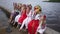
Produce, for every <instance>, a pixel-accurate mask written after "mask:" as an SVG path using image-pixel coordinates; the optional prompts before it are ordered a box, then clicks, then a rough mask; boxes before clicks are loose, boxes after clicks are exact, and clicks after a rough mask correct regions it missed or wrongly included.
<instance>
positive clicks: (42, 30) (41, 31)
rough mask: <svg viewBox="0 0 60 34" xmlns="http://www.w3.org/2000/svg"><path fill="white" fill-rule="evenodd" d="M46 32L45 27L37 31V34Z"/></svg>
mask: <svg viewBox="0 0 60 34" xmlns="http://www.w3.org/2000/svg"><path fill="white" fill-rule="evenodd" d="M45 30H46V27H45V28H44V29H38V31H37V32H39V33H42V34H43V33H44V31H45Z"/></svg>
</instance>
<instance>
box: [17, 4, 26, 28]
mask: <svg viewBox="0 0 60 34" xmlns="http://www.w3.org/2000/svg"><path fill="white" fill-rule="evenodd" d="M21 11H22V14H21V16H20V18H19V20H18V26H17V27H19V25H21V24H22V22H23V20H24V19H25V18H26V17H27V15H26V5H25V4H23V5H22V8H21Z"/></svg>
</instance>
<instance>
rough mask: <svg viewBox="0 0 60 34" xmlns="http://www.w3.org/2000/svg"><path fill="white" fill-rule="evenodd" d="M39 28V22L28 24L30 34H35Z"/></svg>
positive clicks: (34, 21) (33, 21)
mask: <svg viewBox="0 0 60 34" xmlns="http://www.w3.org/2000/svg"><path fill="white" fill-rule="evenodd" d="M38 26H39V20H32V21H30V22H29V24H28V32H29V33H30V34H35V32H36V30H37V28H38Z"/></svg>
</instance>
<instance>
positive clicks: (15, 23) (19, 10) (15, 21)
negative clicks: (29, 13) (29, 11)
mask: <svg viewBox="0 0 60 34" xmlns="http://www.w3.org/2000/svg"><path fill="white" fill-rule="evenodd" d="M21 7H22V4H21V3H18V4H17V9H18V12H19V14H18V15H17V16H16V17H15V20H14V24H13V25H16V26H17V24H18V19H19V18H20V16H21Z"/></svg>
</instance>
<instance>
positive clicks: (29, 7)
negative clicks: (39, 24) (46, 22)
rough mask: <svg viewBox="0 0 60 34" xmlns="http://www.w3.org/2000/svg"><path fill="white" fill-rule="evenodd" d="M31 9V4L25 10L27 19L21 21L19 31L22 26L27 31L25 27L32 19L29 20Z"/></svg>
mask: <svg viewBox="0 0 60 34" xmlns="http://www.w3.org/2000/svg"><path fill="white" fill-rule="evenodd" d="M31 9H32V6H31V4H29V5H27V9H26V12H27V13H26V14H27V18H26V19H25V20H24V21H23V23H22V25H21V27H20V29H19V30H21V29H22V28H23V26H24V25H25V27H26V28H25V29H27V26H28V23H29V21H31V20H32V19H31V18H32V11H31Z"/></svg>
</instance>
